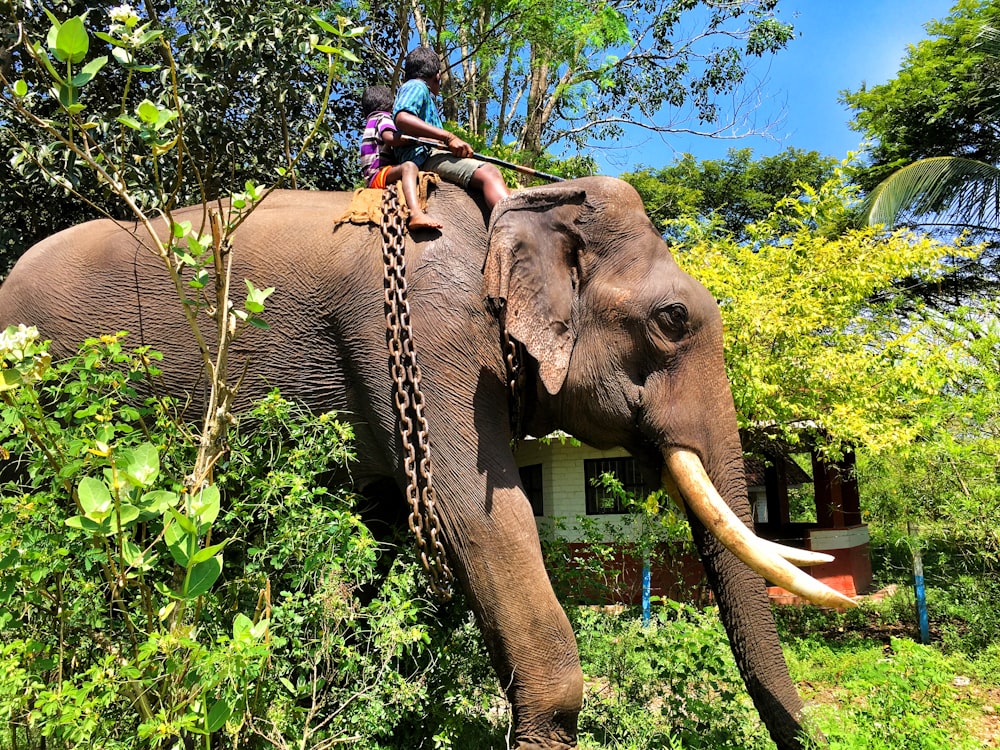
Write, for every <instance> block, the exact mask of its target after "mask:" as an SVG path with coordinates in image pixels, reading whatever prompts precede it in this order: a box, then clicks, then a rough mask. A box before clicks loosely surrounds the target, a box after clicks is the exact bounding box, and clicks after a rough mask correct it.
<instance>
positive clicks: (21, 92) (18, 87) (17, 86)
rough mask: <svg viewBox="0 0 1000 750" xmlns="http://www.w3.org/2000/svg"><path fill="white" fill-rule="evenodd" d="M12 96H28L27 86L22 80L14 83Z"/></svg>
mask: <svg viewBox="0 0 1000 750" xmlns="http://www.w3.org/2000/svg"><path fill="white" fill-rule="evenodd" d="M13 89H14V96H27V94H28V84H27V83H26V82H25V80H24V79H23V78H19V79H18V80H16V81H14V86H13Z"/></svg>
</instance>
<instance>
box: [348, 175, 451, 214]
mask: <svg viewBox="0 0 1000 750" xmlns="http://www.w3.org/2000/svg"><path fill="white" fill-rule="evenodd" d="M440 179H441V178H440V177H439V176H438V175H437V174H435V173H434V172H421V173H420V177H419V178H418V179H417V188H418V195H419V200H420V208H422V209H424V210H427V199H428V196H429V194H430V192H431V188H432V187H433V186H434V185H437V184H438V180H440ZM391 187H393V188H395V190H396V193H397V194H398V195H399V205H400V207H401V208H402V210H403V216H404V218H408V217H409V215H410V210H409V208H408V207H407V205H406V198H405V197H403V183H402V182H400V181H397V182H395V183H394V184H393V185H392V186H391ZM381 223H382V190H380V189H377V188H375V189H373V188H358V189H357V190H355V191H354V195H353V196H352V197H351V205H350V206H348V207H347V210H346V211H345V212H344V213H343V215H342V216H340V217H339V218H337V219H335V220H334V222H333V225H334V227H336V226H339V225H340V224H375V225H376V226H378V225H379V224H381Z"/></svg>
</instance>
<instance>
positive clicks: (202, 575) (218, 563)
mask: <svg viewBox="0 0 1000 750" xmlns="http://www.w3.org/2000/svg"><path fill="white" fill-rule="evenodd" d="M221 574H222V555H216V556H215V557H212V558H210V559H208V560H206V561H205V562H202V563H198V564H197V565H194V566H193V567H192V568H191V569H190V571H189V572H188V576H187V579H186V580H185V581H184V590H183V592H182V593H183V596H184V598H185V599H196V598H197V597H199V596H201V595H202V594H204V593H206V592H207V591H208V590H209V589H211V588H212V586H213V585H214V584H215V582H216V581H217V580H218V578H219V576H220V575H221Z"/></svg>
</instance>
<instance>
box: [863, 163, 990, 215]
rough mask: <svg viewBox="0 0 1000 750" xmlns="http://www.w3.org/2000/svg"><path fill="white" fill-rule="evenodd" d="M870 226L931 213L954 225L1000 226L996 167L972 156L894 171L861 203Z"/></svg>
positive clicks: (908, 166)
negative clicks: (909, 214)
mask: <svg viewBox="0 0 1000 750" xmlns="http://www.w3.org/2000/svg"><path fill="white" fill-rule="evenodd" d="M861 210H862V219H863V220H864V221H866V222H867V223H868V224H885V225H886V226H895V225H896V224H898V223H899V219H900V217H901V216H902V215H904V214H907V213H912V214H913V215H915V216H925V215H928V214H934V215H936V216H938V217H939V218H941V219H943V220H945V221H946V222H947V223H950V224H955V225H958V226H971V227H990V228H1000V169H998V168H997V167H995V166H993V165H992V164H987V163H985V162H981V161H976V160H975V159H966V158H963V157H958V156H936V157H932V158H929V159H921V160H920V161H917V162H914V163H913V164H909V165H907V166H905V167H903V168H902V169H900V170H898V171H896V172H893V173H892V174H891V175H889V176H888V177H887V178H886V179H884V180H883V181H882V182H881V183H879V184H878V185H877V186H876V187H875V189H874V190H872V192H871V193H870V194H869V195H868V197H867V198H866V199H865V201H864V203H863V204H862V207H861Z"/></svg>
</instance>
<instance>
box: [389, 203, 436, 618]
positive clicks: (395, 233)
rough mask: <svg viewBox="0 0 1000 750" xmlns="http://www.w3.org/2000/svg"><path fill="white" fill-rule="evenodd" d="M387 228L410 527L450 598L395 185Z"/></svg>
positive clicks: (392, 344)
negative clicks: (414, 341)
mask: <svg viewBox="0 0 1000 750" xmlns="http://www.w3.org/2000/svg"><path fill="white" fill-rule="evenodd" d="M381 230H382V257H383V260H384V271H385V276H384V281H385V324H386V331H387V336H386V338H387V342H388V345H389V354H390V357H391V362H390V365H389V369H390V373H391V375H392V379H393V382H394V383H395V385H396V389H395V390H396V393H395V402H396V410H397V411H398V413H399V434H400V437H402V439H403V449H404V450H405V451H406V457H405V458H404V460H403V468H404V470H405V472H406V477H407V486H406V496H407V500H408V501H409V503H410V531H412V532H413V535H414V536H415V537H416V539H417V551H418V552H419V553H420V562H421V563H422V564H423V566H424V570H425V571H427V575H428V576H429V577H430V582H431V588H432V590H433V591H434V594H435V596H437V597H438V598H439V599H440V600H442V601H447V600H448V599H450V598H451V596H452V581H453V579H454V576H453V574H452V572H451V568H449V567H448V558H447V555H446V553H445V550H444V544H443V541H442V533H441V523H440V519H439V518H438V514H437V509H436V508H435V505H434V485H433V479H432V471H431V445H430V438H429V436H428V434H427V420H426V419H425V418H424V396H423V392H422V391H421V390H420V366H419V365H418V364H417V356H416V351H415V350H414V348H413V331H412V329H411V328H410V304H409V301H408V300H407V297H406V257H405V250H406V244H405V240H406V224H405V220H404V218H403V215H402V213H401V210H400V205H399V195H398V193H397V191H396V189H395V186H393V187H390V188H389V189H387V190H384V191H383V193H382V223H381ZM414 432H415V434H414Z"/></svg>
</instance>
